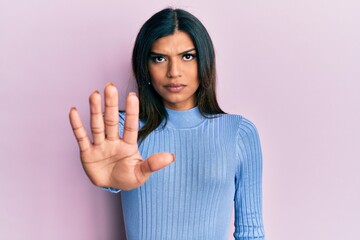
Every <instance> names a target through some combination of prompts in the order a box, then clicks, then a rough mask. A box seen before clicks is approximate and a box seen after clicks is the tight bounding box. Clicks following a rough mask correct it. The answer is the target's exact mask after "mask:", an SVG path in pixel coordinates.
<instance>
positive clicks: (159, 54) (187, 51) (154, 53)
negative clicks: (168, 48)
mask: <svg viewBox="0 0 360 240" xmlns="http://www.w3.org/2000/svg"><path fill="white" fill-rule="evenodd" d="M194 50H196V49H195V48H191V49H189V50H186V51H184V52H181V53H179V54H178V55H184V54H187V53H189V52H191V51H194ZM150 55H157V56H167V55H166V54H162V53H156V52H150Z"/></svg>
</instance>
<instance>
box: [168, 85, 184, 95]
mask: <svg viewBox="0 0 360 240" xmlns="http://www.w3.org/2000/svg"><path fill="white" fill-rule="evenodd" d="M184 87H186V85H185V84H181V83H169V84H167V85H165V88H166V89H167V90H168V91H169V92H172V93H178V92H180V91H181V90H183V89H184Z"/></svg>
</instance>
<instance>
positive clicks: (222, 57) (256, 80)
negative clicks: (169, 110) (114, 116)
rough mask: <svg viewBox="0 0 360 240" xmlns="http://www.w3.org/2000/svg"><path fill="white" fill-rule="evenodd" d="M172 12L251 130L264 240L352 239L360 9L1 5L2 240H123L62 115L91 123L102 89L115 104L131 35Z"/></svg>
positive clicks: (13, 0) (108, 199)
mask: <svg viewBox="0 0 360 240" xmlns="http://www.w3.org/2000/svg"><path fill="white" fill-rule="evenodd" d="M167 6H177V7H182V8H184V9H187V10H189V11H190V12H192V13H194V14H195V15H196V16H198V17H199V19H200V20H201V21H202V22H203V23H204V24H205V26H206V27H207V28H208V30H209V32H210V35H211V36H212V38H213V41H214V44H215V47H216V52H217V57H218V58H217V62H218V76H219V84H218V90H219V91H218V96H219V99H220V103H221V105H222V107H223V109H224V110H225V111H227V112H231V113H238V114H242V115H244V116H246V117H247V118H249V119H251V120H252V121H253V122H254V123H255V124H256V126H257V127H258V130H259V133H260V136H261V142H262V148H263V159H264V176H263V189H264V191H263V195H264V196H263V199H264V203H263V206H264V221H265V227H266V234H267V239H268V240H270V239H272V240H289V239H291V240H304V239H306V240H309V239H310V240H311V239H314V240H315V239H316V240H317V239H326V240H334V239H341V240H342V239H354V237H355V238H356V236H358V235H359V234H358V230H359V223H360V207H359V203H360V177H359V170H360V163H359V162H360V157H359V146H360V140H359V136H360V127H359V123H360V105H359V102H360V83H359V82H360V14H359V12H360V3H359V1H355V0H342V1H340V0H338V1H335V0H328V1H321V0H297V1H288V0H273V1H258V0H247V1H235V0H234V1H225V3H221V1H213V2H210V1H207V0H198V1H194V0H191V1H190V0H189V1H165V0H163V1H160V0H157V1H120V0H118V1H115V0H107V1H100V0H98V1H95V0H75V1H73V0H72V1H70V0H61V1H60V0H53V1H45V0H32V1H24V0H23V1H21V0H0V89H1V92H0V108H1V112H2V113H1V116H0V127H1V129H0V132H1V138H0V148H1V153H2V156H1V165H0V166H1V170H0V172H1V174H0V184H1V193H0V239H11V240H17V239H44V240H45V239H52V240H63V239H87V240H97V239H121V237H120V236H121V235H122V233H121V231H120V227H119V226H120V225H121V217H120V216H121V215H120V212H121V209H120V208H119V204H118V201H119V196H118V195H113V194H109V193H107V192H105V191H102V190H99V189H98V188H96V187H94V186H92V185H91V184H90V182H89V181H88V180H87V178H86V176H85V174H84V173H83V171H82V168H81V165H80V161H79V159H78V150H77V145H76V142H75V139H74V137H73V135H72V132H71V129H70V126H69V124H68V111H69V108H70V107H71V106H74V105H75V106H77V107H78V109H79V110H80V112H81V113H82V116H83V118H84V119H86V120H85V122H86V123H88V119H87V118H88V106H87V104H88V101H87V97H88V95H89V94H90V93H91V92H92V91H93V90H95V89H101V90H102V88H103V86H104V85H105V84H106V83H107V82H108V81H113V82H115V84H116V85H117V86H118V87H119V89H120V92H121V93H122V97H121V104H122V105H123V99H124V96H125V94H126V93H127V92H128V91H130V90H132V89H134V86H133V84H132V83H130V80H132V76H131V71H130V70H131V69H130V54H131V49H132V46H133V42H134V39H135V37H136V34H137V32H138V30H139V28H140V26H141V24H142V23H143V22H144V21H145V20H146V19H147V18H149V17H150V16H151V15H152V14H153V13H155V12H156V11H158V10H160V9H162V8H164V7H167ZM229 229H232V227H231V226H229ZM231 231H232V230H231ZM230 235H231V233H229V236H230ZM229 239H231V238H230V237H229Z"/></svg>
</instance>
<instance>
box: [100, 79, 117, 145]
mask: <svg viewBox="0 0 360 240" xmlns="http://www.w3.org/2000/svg"><path fill="white" fill-rule="evenodd" d="M104 121H105V129H106V138H107V139H108V140H116V139H118V138H119V108H118V92H117V89H116V87H115V86H114V85H113V84H112V83H109V84H108V85H107V86H106V87H105V114H104Z"/></svg>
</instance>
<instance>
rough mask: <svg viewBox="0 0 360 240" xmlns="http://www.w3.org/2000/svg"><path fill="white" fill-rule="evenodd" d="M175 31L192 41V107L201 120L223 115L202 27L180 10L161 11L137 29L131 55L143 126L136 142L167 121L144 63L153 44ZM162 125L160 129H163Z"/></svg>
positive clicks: (212, 53) (210, 51) (212, 57)
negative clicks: (195, 83)
mask: <svg viewBox="0 0 360 240" xmlns="http://www.w3.org/2000/svg"><path fill="white" fill-rule="evenodd" d="M175 31H183V32H186V33H187V34H188V35H189V36H190V38H191V39H192V41H193V43H194V45H195V49H196V55H197V61H198V77H199V82H200V85H199V88H198V89H197V91H196V103H197V106H198V109H199V111H200V113H201V114H202V115H203V116H204V117H207V118H209V117H211V115H214V114H221V113H224V112H223V111H222V110H221V108H220V107H219V104H218V102H217V99H216V93H215V88H216V87H215V83H216V68H215V51H214V47H213V44H212V41H211V38H210V36H209V34H208V32H207V30H206V28H205V27H204V26H203V24H202V23H201V22H200V21H199V20H198V19H197V18H196V17H195V16H194V15H192V14H191V13H189V12H187V11H184V10H182V9H172V8H165V9H163V10H161V11H160V12H157V13H156V14H154V15H153V16H152V17H151V18H150V19H149V20H147V21H146V22H145V23H144V25H143V26H142V27H141V29H140V31H139V33H138V35H137V37H136V40H135V45H134V49H133V53H132V69H133V73H134V76H135V79H136V82H137V86H138V92H139V100H140V119H141V120H144V121H145V125H144V126H143V127H142V128H141V129H140V131H139V140H140V141H142V140H143V139H145V138H146V137H147V136H148V135H149V134H150V133H151V132H152V131H153V130H155V129H156V128H157V127H158V126H159V125H160V124H161V122H162V121H165V125H166V121H167V119H168V115H167V112H166V109H165V107H164V104H163V101H162V98H161V96H160V95H159V94H158V93H157V92H156V91H155V89H154V88H153V87H152V85H149V84H148V83H149V82H151V78H150V73H149V68H148V61H149V57H150V51H151V48H152V45H153V43H154V42H155V41H156V40H157V39H159V38H162V37H165V36H168V35H172V34H174V33H175ZM165 125H164V126H165Z"/></svg>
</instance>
